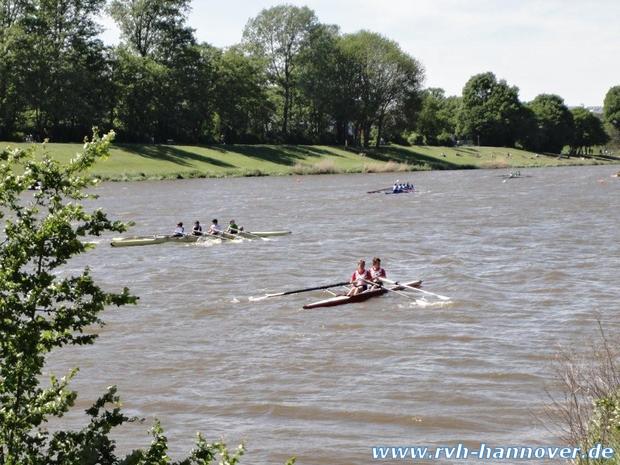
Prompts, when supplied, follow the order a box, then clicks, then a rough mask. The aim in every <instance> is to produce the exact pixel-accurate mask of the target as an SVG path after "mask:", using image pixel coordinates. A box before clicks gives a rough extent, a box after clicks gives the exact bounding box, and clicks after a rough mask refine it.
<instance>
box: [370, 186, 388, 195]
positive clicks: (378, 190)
mask: <svg viewBox="0 0 620 465" xmlns="http://www.w3.org/2000/svg"><path fill="white" fill-rule="evenodd" d="M389 190H392V188H391V187H386V188H385V189H377V190H376V191H368V192H366V193H367V194H376V193H377V192H384V191H389Z"/></svg>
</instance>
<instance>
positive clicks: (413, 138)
mask: <svg viewBox="0 0 620 465" xmlns="http://www.w3.org/2000/svg"><path fill="white" fill-rule="evenodd" d="M407 142H408V143H409V145H424V136H423V135H422V134H418V133H417V132H412V133H410V134H409V135H408V136H407Z"/></svg>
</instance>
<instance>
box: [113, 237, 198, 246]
mask: <svg viewBox="0 0 620 465" xmlns="http://www.w3.org/2000/svg"><path fill="white" fill-rule="evenodd" d="M199 237H200V236H183V237H172V236H157V235H156V236H131V237H115V238H114V239H112V242H110V245H111V246H112V247H136V246H142V245H154V244H163V243H165V242H179V243H182V244H188V243H192V242H196V241H197V240H198V238H199Z"/></svg>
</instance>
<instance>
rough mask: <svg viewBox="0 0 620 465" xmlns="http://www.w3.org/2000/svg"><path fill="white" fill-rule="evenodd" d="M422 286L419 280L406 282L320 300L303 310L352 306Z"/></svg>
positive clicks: (305, 306)
mask: <svg viewBox="0 0 620 465" xmlns="http://www.w3.org/2000/svg"><path fill="white" fill-rule="evenodd" d="M421 285H422V281H419V280H418V281H410V282H406V283H403V284H402V285H401V284H395V285H393V286H390V287H388V288H385V287H379V288H373V289H369V290H367V291H364V292H360V293H359V294H356V295H352V296H347V295H338V296H336V297H331V298H329V299H325V300H319V301H318V302H314V303H311V304H307V305H304V306H303V308H305V309H310V308H319V307H335V306H337V305H345V304H352V303H356V302H363V301H364V300H368V299H370V298H372V297H378V296H380V295H383V294H385V293H387V292H389V291H402V290H405V289H406V287H404V286H408V287H420V286H421Z"/></svg>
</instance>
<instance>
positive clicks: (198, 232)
mask: <svg viewBox="0 0 620 465" xmlns="http://www.w3.org/2000/svg"><path fill="white" fill-rule="evenodd" d="M241 231H243V226H241V227H239V226H237V223H236V222H235V220H230V222H229V223H228V227H227V228H226V229H224V228H222V226H221V225H220V224H219V223H218V221H217V218H214V219H213V220H212V221H211V226H209V228H208V229H207V230H206V231H203V230H202V225H201V224H200V221H198V220H196V221H195V222H194V227H193V228H192V231H191V233H186V232H185V227H184V226H183V222H179V223H177V227H176V228H174V232H173V233H172V237H183V236H187V235H191V236H221V235H222V234H223V233H228V234H238V233H239V232H241Z"/></svg>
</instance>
